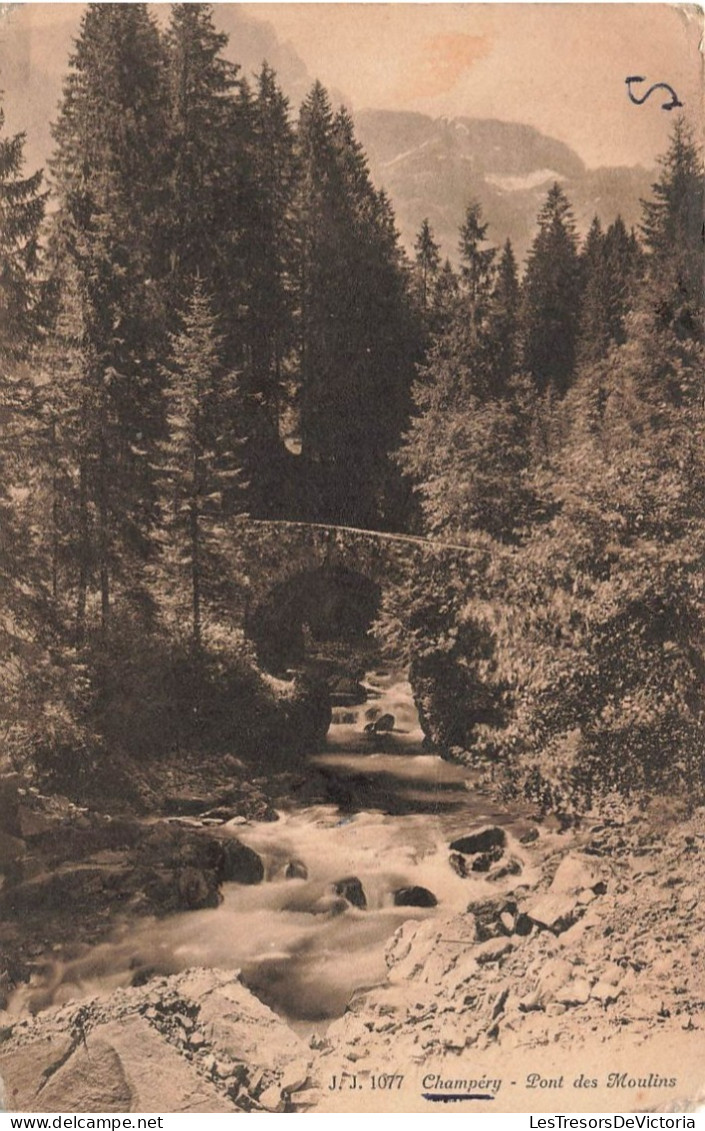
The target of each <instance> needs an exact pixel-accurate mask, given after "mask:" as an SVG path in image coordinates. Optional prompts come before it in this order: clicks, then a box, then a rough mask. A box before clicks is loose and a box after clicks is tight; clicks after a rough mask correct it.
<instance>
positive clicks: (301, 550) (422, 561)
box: [229, 516, 481, 615]
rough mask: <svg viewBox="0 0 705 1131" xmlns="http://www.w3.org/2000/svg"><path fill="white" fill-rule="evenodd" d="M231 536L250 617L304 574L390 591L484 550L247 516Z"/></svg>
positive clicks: (467, 561)
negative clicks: (435, 566)
mask: <svg viewBox="0 0 705 1131" xmlns="http://www.w3.org/2000/svg"><path fill="white" fill-rule="evenodd" d="M229 533H230V535H231V537H233V542H234V546H235V547H236V550H237V557H238V560H239V564H240V568H241V573H242V575H243V582H244V584H245V587H246V593H247V599H246V608H247V615H249V614H251V613H253V612H254V610H255V609H256V608H257V607H258V606H259V605H260V604H261V603H262V602H263V601H265V600H266V599H267V597H268V596H269V594H271V593H272V591H273V590H275V589H276V588H277V587H278V586H280V585H283V584H284V583H285V582H287V581H289V580H290V579H292V578H294V577H296V576H297V575H300V574H303V573H308V572H312V571H315V570H321V569H330V570H346V571H349V572H352V573H358V574H360V575H362V576H363V577H366V578H368V579H369V580H370V581H372V582H374V583H375V584H377V585H379V586H380V588H384V586H385V585H388V584H395V583H400V582H402V581H403V580H404V578H405V577H408V576H409V575H410V574H412V573H413V572H414V571H417V570H420V569H422V568H423V567H424V566H425V567H426V568H428V566H429V565H430V564H431V563H433V562H438V561H442V562H445V563H446V564H448V563H449V562H450V563H452V562H457V563H458V565H459V566H460V565H461V564H463V563H464V564H470V562H471V561H472V560H473V559H476V558H477V554H478V550H479V549H480V548H481V547H480V546H479V545H478V546H465V545H455V544H451V543H447V542H440V541H433V540H430V539H426V538H421V537H417V536H414V535H410V534H393V533H388V532H386V531H377V530H364V529H358V528H356V527H350V526H328V525H324V524H322V523H307V522H289V521H286V520H276V519H252V518H249V517H247V516H242V517H238V518H235V519H234V520H233V523H232V526H231V529H230V532H229Z"/></svg>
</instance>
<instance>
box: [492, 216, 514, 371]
mask: <svg viewBox="0 0 705 1131" xmlns="http://www.w3.org/2000/svg"><path fill="white" fill-rule="evenodd" d="M519 303H520V290H519V278H518V274H517V262H516V258H515V256H514V248H513V247H512V243H511V240H509V239H508V240H507V241H506V243H505V244H504V247H503V248H502V254H501V256H500V258H499V262H498V264H497V271H496V274H495V280H494V286H493V288H492V294H491V301H490V333H491V336H492V340H493V345H494V351H495V362H494V371H495V379H496V383H497V391H498V392H503V391H506V390H507V389H508V387H509V383H510V380H511V377H512V375H513V373H514V372H515V370H516V368H517V364H518V341H517V337H518V333H519Z"/></svg>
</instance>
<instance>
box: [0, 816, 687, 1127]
mask: <svg viewBox="0 0 705 1131" xmlns="http://www.w3.org/2000/svg"><path fill="white" fill-rule="evenodd" d="M702 817H703V813H702V812H700V813H696V814H694V815H693V816H692V817H690V818H689V819H686V818H685V817H684V816H683V814H682V813H680V814H679V813H677V812H675V811H674V810H673V809H669V808H667V807H665V806H662V807H661V808H660V809H659V808H658V806H656V805H654V806H652V808H651V810H650V811H649V812H647V813H645V814H636V813H632V814H625V813H624V812H623V811H620V810H618V809H615V810H614V811H613V812H612V813H611V815H610V816H605V814H604V813H603V814H602V816H601V818H597V817H593V818H592V820H589V821H587V822H586V823H585V824H584V826H583V828H582V830H580V831H577V832H576V831H571V832H559V831H557V830H556V829H552V828H550V827H549V826H547V825H546V824H538V823H537V824H536V825H529V826H528V827H527V828H526V830H525V832H524V834H523V836H522V838H521V840H522V841H523V843H516V842H514V841H513V840H512V839H511V838H509V839H508V838H507V837H506V836H505V835H504V834H503V830H501V829H495V830H492V829H487V828H486V829H475V830H472V829H470V830H468V834H467V836H466V837H464V838H460V839H459V840H457V841H456V842H454V843H453V845H450V844H449V846H448V867H449V868H453V869H454V870H455V872H456V873H457V874H460V875H462V874H465V875H467V876H468V877H472V878H473V879H474V881H475V884H474V885H473V890H474V891H475V892H476V891H477V886H476V881H477V879H478V876H481V877H483V880H482V882H483V885H484V887H485V888H486V895H483V897H482V898H479V899H478V898H476V897H474V898H473V899H472V900H469V902H468V907H467V910H466V912H465V913H463V914H454V915H443V914H438V913H435V914H433V915H431V914H429V916H428V917H427V918H423V919H421V920H417V921H409V922H406V923H404V924H403V925H402V926H401V927H400V929H399V930H398V931H397V932H396V934H395V935H394V937H393V938H392V940H391V942H390V944H389V946H388V948H387V967H388V976H387V979H386V981H384V982H383V983H382V984H379V985H375V986H373V987H370V988H369V989H367V990H363V991H360V992H358V993H357V994H356V995H355V996H354V998H353V1000H352V1001H351V1002H350V1005H349V1007H348V1010H347V1012H346V1013H345V1015H344V1016H343V1017H341V1018H340V1019H338V1020H335V1021H333V1022H332V1023H330V1024H327V1025H325V1024H323V1025H321V1026H319V1027H318V1028H317V1030H316V1031H314V1032H313V1033H311V1032H310V1031H309V1033H308V1034H307V1038H306V1039H305V1040H304V1039H303V1038H301V1037H300V1036H298V1035H297V1034H296V1033H295V1032H294V1031H292V1029H291V1028H290V1027H289V1026H288V1025H287V1024H286V1022H285V1021H284V1020H283V1019H281V1018H279V1017H277V1016H276V1015H275V1014H274V1013H272V1012H271V1011H270V1010H269V1009H268V1008H267V1007H266V1006H264V1005H263V1004H262V1003H261V1002H259V1001H258V1000H257V999H256V998H255V997H254V996H253V995H252V994H251V993H250V991H249V990H247V989H246V988H245V987H244V986H243V985H242V983H241V981H240V978H239V973H238V971H236V970H229V971H228V970H222V971H190V972H186V973H182V974H176V975H173V976H171V977H157V976H151V974H150V971H149V970H144V971H142V972H137V979H136V980H137V981H138V982H139V981H144V984H143V985H139V984H138V985H135V986H133V987H132V988H130V989H122V990H117V991H114V992H113V993H112V994H106V995H103V996H101V997H98V998H94V999H91V1000H89V1001H85V1002H81V1003H69V1004H67V1005H65V1006H63V1007H62V1008H60V1009H58V1010H57V1009H49V1010H46V1011H45V1012H42V1013H40V1014H39V1015H38V1016H37V1017H35V1018H27V1017H25V1018H21V1019H19V1020H18V1019H16V1018H12V1017H10V1016H8V1015H5V1016H4V1021H3V1022H2V1023H3V1026H4V1027H3V1030H2V1032H3V1043H2V1050H1V1051H0V1073H2V1075H3V1077H4V1079H5V1086H6V1089H7V1091H8V1093H9V1095H8V1101H9V1106H11V1107H13V1108H14V1109H15V1110H31V1111H35V1110H36V1111H41V1110H45V1111H48V1110H52V1111H61V1110H67V1111H68V1110H73V1111H75V1110H78V1109H81V1110H90V1109H93V1110H98V1109H100V1110H114V1111H129V1110H152V1111H154V1110H165V1111H197V1110H201V1111H229V1110H233V1111H237V1110H240V1111H256V1110H270V1111H271V1110H279V1111H298V1110H314V1111H329V1110H330V1111H332V1110H380V1109H386V1108H389V1109H396V1110H409V1111H412V1110H429V1105H430V1104H431V1103H432V1102H434V1101H433V1100H428V1099H424V1098H423V1096H424V1094H426V1095H428V1094H432V1093H433V1092H434V1091H435V1092H436V1093H437V1095H442V1094H443V1089H444V1088H446V1086H447V1082H450V1083H454V1082H456V1081H466V1082H467V1081H474V1083H475V1084H476V1085H477V1086H478V1087H479V1083H482V1081H483V1079H484V1081H485V1083H486V1084H487V1089H489V1091H488V1094H490V1092H491V1088H490V1086H489V1082H490V1081H493V1082H495V1084H496V1082H497V1081H499V1082H500V1084H499V1086H498V1091H497V1092H496V1094H495V1098H494V1100H493V1101H492V1103H493V1110H498V1109H499V1110H511V1109H512V1108H514V1109H516V1110H526V1109H534V1110H549V1109H553V1110H603V1111H605V1110H623V1111H625V1110H626V1111H632V1110H673V1109H674V1108H677V1107H679V1105H680V1107H681V1109H683V1108H684V1106H685V1107H687V1106H688V1105H691V1106H692V1104H693V1103H694V1102H695V1101H696V1099H697V1096H698V1094H699V1093H700V1092H701V1091H702V1085H703V1083H705V1081H703V1079H702V1069H701V1068H700V1062H701V1060H702V1047H703V1045H702V1041H703V1026H704V1024H705V1018H704V1016H703V1010H704V1007H705V992H704V990H703V987H704V986H705V948H703V946H702V938H703V937H704V928H705V912H704V911H703V908H702V901H701V899H700V893H702V890H703V880H704V879H705V874H704V873H705V837H704V835H703V833H702V827H703V826H702ZM214 819H215V818H214ZM162 829H163V826H162V828H160V829H159V832H158V834H154V832H152V833H150V834H149V835H157V836H158V839H160V841H161V838H164V840H163V841H161V842H162V843H165V842H166V841H167V840H168V842H169V844H170V845H171V848H170V850H169V851H170V853H171V856H170V859H172V860H173V859H174V855H173V852H172V849H174V847H175V846H178V847H177V848H176V855H177V856H178V855H179V854H180V853H181V854H182V857H181V859H180V864H181V866H182V867H183V868H194V869H196V864H195V863H194V862H193V857H191V858H190V862H188V863H186V862H185V860H184V858H183V853H186V854H187V855H188V853H194V852H205V851H206V848H205V847H204V846H206V845H209V846H212V845H216V846H217V845H218V844H219V843H220V842H219V840H218V837H217V836H213V835H212V833H211V830H210V829H208V827H206V828H205V829H204V828H201V829H200V830H193V831H187V832H186V833H185V832H184V829H183V827H182V828H181V829H179V830H178V831H176V830H174V829H173V828H167V830H166V832H164V831H162ZM149 843H150V841H149V836H148V837H147V838H146V839H145V840H144V841H143V842H141V843H140V846H139V855H140V858H141V860H142V861H143V865H144V866H145V867H146V866H148V865H147V864H146V863H144V861H145V850H146V849H147V848H148V845H149ZM196 844H197V845H198V846H199V847H198V849H196V848H195V847H194V845H196ZM187 845H188V848H187V847H186V846H187ZM104 851H106V852H111V851H116V850H115V849H105V850H104ZM124 851H130V850H124ZM207 851H208V852H209V853H211V854H213V855H212V857H209V860H211V859H214V860H216V874H217V871H218V868H221V869H222V867H223V866H224V865H223V863H222V860H221V862H220V863H218V862H217V859H216V858H217V857H218V852H217V851H216V849H214V848H212V847H209V848H208V849H207ZM235 852H236V853H237V850H235ZM255 855H256V854H252V856H255ZM488 856H491V857H492V858H491V859H487V858H488ZM240 860H241V866H242V867H245V856H244V855H243V856H241V857H240ZM248 860H249V864H248V866H249V867H250V868H251V869H252V871H251V873H250V877H251V880H252V882H257V880H258V879H259V878H261V877H260V876H258V874H257V872H258V869H257V865H256V862H255V861H254V860H253V859H252V858H251V857H250V858H248ZM200 863H201V864H202V863H203V860H200ZM91 866H92V867H95V861H94V863H93V865H91ZM111 866H112V865H111ZM153 866H155V867H156V865H153ZM196 870H197V869H196ZM31 883H32V881H31V880H29V881H25V884H30V885H31ZM167 886H168V887H169V890H170V892H172V894H173V892H174V890H176V891H177V892H178V890H179V884H178V879H176V880H175V882H174V877H172V879H171V882H170V883H169V884H168V885H167ZM24 921H26V917H25V920H24ZM140 1050H141V1051H140ZM89 1055H90V1057H91V1059H90V1065H91V1069H90V1072H89V1071H88V1059H87V1058H88V1056H89ZM145 1064H151V1065H153V1066H157V1065H158V1066H159V1072H151V1073H149V1072H146V1071H144V1069H143V1067H141V1066H143V1065H145ZM162 1066H163V1067H162ZM581 1074H582V1077H583V1080H584V1081H585V1083H582V1084H577V1083H576V1080H578V1079H579V1077H580V1075H581ZM392 1077H394V1078H395V1080H397V1081H399V1080H400V1082H399V1083H396V1082H395V1083H394V1085H393V1090H392V1089H390V1087H389V1083H388V1081H389V1079H391V1078H392ZM611 1077H614V1081H613V1083H612V1084H610V1083H609V1080H610V1079H611ZM532 1079H533V1080H534V1083H533V1085H532V1086H530V1085H529V1083H528V1081H530V1080H532ZM373 1080H374V1081H375V1082H376V1084H375V1085H373ZM382 1080H383V1081H384V1086H383V1087H382V1088H381V1089H380V1086H379V1085H380V1081H382ZM592 1081H594V1084H593V1083H592ZM353 1086H354V1094H352V1092H351V1089H352V1088H353ZM487 1089H486V1090H487ZM475 1090H478V1089H477V1087H476V1088H475ZM79 1097H80V1102H79ZM470 1102H472V1101H470ZM477 1104H478V1105H479V1106H481V1102H480V1101H477ZM62 1105H64V1106H62Z"/></svg>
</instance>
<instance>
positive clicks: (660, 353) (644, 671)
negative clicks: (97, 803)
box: [0, 3, 705, 812]
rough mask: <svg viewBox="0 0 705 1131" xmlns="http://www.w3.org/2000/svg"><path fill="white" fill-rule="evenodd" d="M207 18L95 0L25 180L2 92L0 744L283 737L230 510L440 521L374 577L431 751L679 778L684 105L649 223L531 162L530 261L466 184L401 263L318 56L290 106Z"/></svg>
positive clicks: (586, 796) (691, 289)
mask: <svg viewBox="0 0 705 1131" xmlns="http://www.w3.org/2000/svg"><path fill="white" fill-rule="evenodd" d="M226 48H227V39H226V37H225V36H224V35H222V34H220V33H219V32H218V31H217V30H216V28H215V26H214V23H213V15H212V12H211V9H210V6H209V5H205V4H184V5H181V4H176V5H174V6H173V8H172V11H171V17H170V20H169V22H168V25H167V26H166V27H165V28H164V29H163V30H162V29H160V26H159V24H158V23H157V21H156V20H155V19H154V17H153V16H152V15H151V14H150V11H149V8H148V6H147V5H144V4H139V3H134V4H89V5H88V6H87V8H86V10H85V13H84V16H83V20H82V23H81V28H80V33H79V36H78V39H77V41H76V44H75V49H74V52H73V54H72V56H71V58H70V60H69V65H68V74H67V79H66V85H65V88H64V95H63V99H62V102H61V105H60V108H59V112H58V118H57V122H56V124H55V127H54V137H55V142H56V147H55V152H54V155H53V159H52V162H51V185H50V190H51V192H52V193H53V199H52V202H51V207H50V208H48V209H47V208H45V204H46V191H45V190H44V189H43V180H42V175H41V174H39V173H36V174H34V175H32V176H29V177H27V176H25V175H24V173H23V167H22V166H23V158H22V154H23V142H24V139H23V137H22V136H21V135H20V136H18V137H9V138H8V137H5V136H4V135H3V132H2V129H3V124H2V119H1V117H0V360H2V375H1V376H0V425H1V426H2V430H3V443H2V448H1V449H0V593H1V595H2V602H3V604H2V611H1V613H0V647H1V652H0V667H1V672H2V677H3V689H4V690H3V701H2V704H1V705H0V722H1V723H2V732H3V749H2V752H1V753H2V757H3V759H6V758H8V757H9V758H10V759H11V760H13V761H14V762H15V763H24V764H34V765H35V766H36V767H37V768H38V770H41V772H43V773H45V774H49V775H50V776H51V775H53V776H54V780H56V781H60V782H62V783H64V784H65V783H66V782H73V783H74V784H75V783H80V782H81V781H83V782H86V781H87V780H89V779H90V777H91V775H94V774H95V772H96V770H97V767H99V766H100V765H105V762H106V760H109V759H110V758H113V757H116V756H117V755H118V754H119V752H120V751H124V752H126V753H128V754H132V755H135V756H137V755H139V756H140V757H146V756H148V755H149V754H158V753H168V752H169V751H173V750H180V749H186V748H190V747H191V746H192V745H193V744H197V743H201V744H202V745H204V746H207V747H209V748H211V749H216V748H222V747H223V746H227V747H231V746H234V747H235V748H236V749H238V750H244V749H245V747H247V748H248V749H252V750H261V749H262V748H263V745H265V746H266V741H269V740H271V739H272V736H274V735H277V736H278V737H277V742H278V741H280V733H279V732H278V731H277V725H278V724H276V725H275V723H273V721H272V720H273V718H274V716H275V715H277V711H278V710H279V708H280V707H281V706H282V702H283V698H284V699H286V700H287V703H288V706H287V707H286V710H285V711H284V714H286V712H287V711H288V712H289V714H291V711H294V713H295V710H294V708H293V707H292V706H291V701H290V700H291V697H290V696H289V697H287V696H284V697H283V698H282V693H281V688H279V689H277V688H275V687H274V686H273V685H272V684H271V681H270V682H269V683H268V682H267V681H266V680H264V679H263V678H262V677H261V676H260V674H259V673H258V672H257V670H256V664H255V661H254V657H253V655H252V653H251V649H250V646H249V645H248V644H247V642H246V641H245V639H244V637H243V635H242V631H241V627H242V626H241V625H240V624H239V623H238V617H239V616H240V613H241V609H242V593H241V590H242V589H243V586H244V581H243V578H241V577H240V576H239V573H238V570H239V568H240V567H239V566H238V564H237V563H238V562H241V561H242V560H243V556H242V554H241V553H240V551H241V549H242V547H239V546H237V545H234V544H233V541H232V540H233V539H234V537H235V535H234V534H233V531H234V530H235V529H236V524H234V523H232V522H231V521H230V519H231V518H232V516H234V515H236V514H238V513H241V512H242V511H248V512H249V513H251V514H253V515H255V516H258V517H265V518H267V517H275V518H276V517H278V518H289V519H296V520H308V521H315V522H322V523H342V524H348V525H353V526H362V527H369V528H372V529H387V530H389V529H391V530H399V531H401V530H407V531H409V530H417V531H419V530H420V531H422V532H424V533H425V534H426V535H427V536H429V537H430V538H431V539H438V540H439V541H442V542H444V543H451V544H452V545H453V546H454V547H455V550H454V556H452V557H451V558H448V557H443V558H441V557H439V559H438V564H437V565H436V566H435V567H433V568H431V567H429V568H428V569H426V570H424V571H423V572H422V573H420V574H419V575H418V576H415V577H414V579H413V580H412V581H410V582H409V584H408V585H407V586H396V587H393V586H391V585H390V586H388V589H387V592H386V593H385V595H384V604H383V609H382V612H381V616H380V619H379V622H378V626H377V628H378V632H379V636H380V638H381V639H382V640H383V641H384V642H385V643H386V645H387V646H388V647H389V648H390V649H391V650H392V651H393V652H394V654H395V655H396V656H397V657H399V656H403V657H404V658H405V659H406V660H407V661H408V662H409V664H410V669H411V675H412V681H413V683H414V686H415V690H416V692H417V697H418V700H419V705H420V707H421V711H422V716H423V721H424V726H425V728H426V730H427V733H428V735H429V736H430V737H431V738H432V739H433V740H434V741H435V742H436V743H437V744H438V745H439V746H440V747H441V748H442V749H444V750H449V749H452V750H453V751H454V754H455V756H458V757H468V756H483V757H487V758H490V759H492V760H493V761H494V762H499V763H500V764H501V765H502V766H503V767H504V768H505V769H506V770H507V774H508V780H510V782H511V783H512V786H513V788H515V789H522V790H523V791H524V792H525V793H526V794H527V795H529V796H531V797H532V798H534V799H535V800H536V801H537V802H538V803H540V804H541V805H543V806H545V807H546V808H554V809H558V810H560V811H564V812H573V811H575V810H579V809H581V808H583V807H585V806H586V805H588V804H589V803H590V802H591V800H592V799H593V796H594V795H595V794H596V793H597V792H599V791H600V790H606V789H611V788H619V789H621V790H623V791H624V790H626V791H629V790H633V789H639V790H649V789H658V788H663V787H664V786H665V787H668V788H685V789H686V790H687V791H689V792H690V793H691V794H692V795H696V794H697V792H698V791H699V790H700V789H701V788H702V781H703V768H704V766H703V750H704V743H703V700H702V683H703V675H704V674H705V661H704V659H703V624H702V608H703V581H702V561H703V555H704V553H705V544H704V543H705V515H704V514H703V506H704V504H703V499H704V498H705V468H704V460H705V456H704V454H703V453H704V452H705V444H704V442H703V441H704V440H705V435H704V431H705V429H704V420H703V413H704V405H703V305H704V304H703V290H702V287H703V260H702V245H701V235H700V234H701V230H702V222H703V178H702V167H701V160H700V156H699V154H698V152H697V150H696V147H695V145H694V142H693V139H692V136H691V134H690V132H689V129H688V126H687V123H686V122H685V120H683V119H680V120H679V121H678V122H677V123H676V126H675V130H674V134H673V140H672V143H671V146H670V148H669V151H668V153H667V154H666V156H665V157H664V159H663V162H662V167H661V173H660V176H659V179H658V180H657V182H656V184H655V185H654V186H653V195H652V199H650V200H649V201H647V202H644V212H643V225H642V228H641V231H640V232H639V233H635V232H628V231H627V230H626V228H625V226H624V224H623V223H622V221H621V219H619V218H618V219H617V220H615V221H614V222H613V223H612V224H610V226H609V227H608V228H607V229H606V230H605V229H604V228H603V226H602V224H601V222H600V220H599V219H598V218H596V219H595V221H594V222H593V224H592V226H591V228H590V231H589V233H588V234H587V236H586V238H585V240H584V241H583V242H582V244H581V241H580V239H579V236H578V233H577V228H576V224H575V221H574V218H573V215H572V210H571V205H570V202H569V201H568V199H567V198H566V196H565V194H564V192H563V190H562V189H561V188H560V186H558V185H554V186H553V187H552V188H551V189H550V191H549V192H548V194H547V197H546V200H545V203H544V204H543V206H542V208H541V210H540V212H539V215H538V217H537V225H536V234H535V238H534V241H533V244H532V246H531V249H530V252H529V255H528V259H527V263H526V264H525V267H524V269H523V271H522V269H521V268H520V266H519V265H518V264H517V262H516V259H515V256H514V251H513V249H512V246H511V244H510V243H509V242H507V243H505V244H504V246H503V247H501V248H500V247H496V246H494V245H493V244H492V242H491V240H490V238H489V226H488V224H487V222H486V221H485V219H484V218H483V216H482V211H481V208H480V206H479V204H477V202H475V201H472V200H470V201H469V203H468V206H467V210H466V214H465V216H464V218H463V222H462V225H461V227H460V232H459V246H458V252H457V266H456V267H454V266H453V265H452V264H451V262H450V261H449V260H447V259H445V260H444V259H443V256H442V254H441V248H440V247H439V245H438V244H437V243H436V241H435V239H434V235H433V231H432V229H431V226H430V224H429V222H428V221H427V220H424V222H423V223H422V225H421V228H420V231H419V233H418V237H417V239H416V243H415V248H414V256H413V258H412V259H407V257H406V256H405V254H404V253H403V251H402V249H401V247H400V244H399V239H398V235H397V232H396V229H395V222H394V215H393V211H392V207H391V204H390V201H389V200H388V198H387V197H386V196H385V194H384V193H383V192H381V191H379V190H378V189H377V188H376V187H375V186H374V185H373V183H372V180H371V178H370V174H369V170H368V166H367V162H366V158H365V155H364V153H363V151H362V149H361V147H360V145H359V143H358V141H357V139H356V136H355V129H354V125H353V121H352V119H351V117H350V115H349V114H348V113H347V111H345V110H344V109H342V108H341V109H335V108H334V107H332V106H331V104H330V101H329V98H328V95H327V93H326V91H325V90H324V88H323V87H322V86H321V85H320V83H316V84H315V85H314V87H313V89H312V90H311V92H310V94H309V95H308V97H307V98H306V99H305V101H304V103H303V105H302V106H301V108H300V113H299V115H298V118H297V119H296V118H295V116H294V114H293V112H292V110H291V108H290V106H289V104H288V101H287V99H286V97H285V96H284V94H283V93H282V91H281V90H280V88H279V86H278V84H277V79H276V75H275V74H274V72H273V71H272V70H271V68H270V67H269V66H267V65H266V64H264V65H263V67H262V70H261V71H260V73H259V75H258V76H257V77H256V79H255V81H254V83H253V84H252V85H250V83H248V82H247V81H246V80H245V79H244V77H243V76H242V75H241V74H240V71H239V68H238V67H237V66H236V65H235V64H234V63H232V62H230V61H228V59H227V58H226V55H225V51H226ZM45 211H46V213H47V218H46V219H45V218H44V217H45ZM429 560H430V559H429ZM296 709H298V708H296ZM278 717H283V715H282V714H281V711H280V713H279V716H278ZM234 720H235V721H234ZM258 736H259V737H258ZM263 736H268V738H267V740H266V741H265V738H264V737H263Z"/></svg>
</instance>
